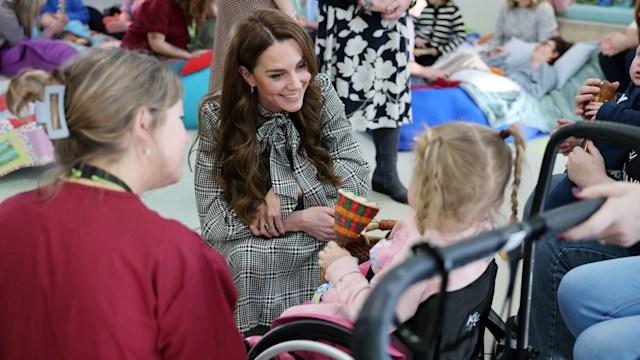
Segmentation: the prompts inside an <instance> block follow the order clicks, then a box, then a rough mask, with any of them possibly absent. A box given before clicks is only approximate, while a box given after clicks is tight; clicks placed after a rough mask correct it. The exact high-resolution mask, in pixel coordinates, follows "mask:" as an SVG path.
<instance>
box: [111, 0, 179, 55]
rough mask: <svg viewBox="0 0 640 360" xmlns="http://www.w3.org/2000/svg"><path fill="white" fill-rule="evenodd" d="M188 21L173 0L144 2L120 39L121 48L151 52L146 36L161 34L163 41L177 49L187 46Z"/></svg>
mask: <svg viewBox="0 0 640 360" xmlns="http://www.w3.org/2000/svg"><path fill="white" fill-rule="evenodd" d="M188 27H189V24H188V20H187V16H186V15H185V13H184V11H182V9H181V8H180V7H179V6H178V4H176V2H175V1H174V0H146V1H145V2H143V3H142V5H140V9H138V12H137V13H136V17H135V18H134V19H133V22H132V23H131V25H130V26H129V29H128V30H127V33H126V34H125V35H124V38H123V39H122V44H121V45H120V46H122V47H123V48H127V49H132V50H146V51H149V52H153V51H152V50H151V47H150V46H149V40H148V39H147V34H149V33H153V32H155V33H161V34H164V36H165V41H166V42H167V43H169V44H171V45H173V46H175V47H177V48H180V49H184V50H186V49H187V44H189V31H188V29H187V28H188Z"/></svg>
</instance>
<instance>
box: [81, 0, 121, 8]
mask: <svg viewBox="0 0 640 360" xmlns="http://www.w3.org/2000/svg"><path fill="white" fill-rule="evenodd" d="M82 3H83V4H85V5H86V6H91V7H94V8H96V9H98V10H99V11H102V10H104V9H106V8H108V7H111V6H113V5H116V4H120V0H82Z"/></svg>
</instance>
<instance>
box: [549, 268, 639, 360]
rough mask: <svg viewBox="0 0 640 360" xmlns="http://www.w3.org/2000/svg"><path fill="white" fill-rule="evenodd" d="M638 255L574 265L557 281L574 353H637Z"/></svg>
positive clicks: (621, 355)
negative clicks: (572, 339)
mask: <svg viewBox="0 0 640 360" xmlns="http://www.w3.org/2000/svg"><path fill="white" fill-rule="evenodd" d="M638 274H640V256H632V257H626V258H621V259H614V260H607V261H601V262H598V263H593V264H587V265H583V266H580V267H577V268H575V269H573V270H571V271H569V273H567V274H566V275H565V276H564V278H563V279H562V281H561V283H560V288H559V290H558V303H559V305H560V313H561V314H562V317H563V319H564V320H565V323H566V325H567V327H568V328H569V330H570V331H571V333H572V334H573V335H575V336H576V343H575V346H574V349H573V355H574V359H640V345H638V338H639V334H640V276H638Z"/></svg>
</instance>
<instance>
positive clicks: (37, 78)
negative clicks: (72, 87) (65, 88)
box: [7, 70, 62, 115]
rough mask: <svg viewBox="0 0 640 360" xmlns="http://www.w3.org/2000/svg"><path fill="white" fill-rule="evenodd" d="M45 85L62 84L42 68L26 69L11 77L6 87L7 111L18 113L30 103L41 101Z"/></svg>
mask: <svg viewBox="0 0 640 360" xmlns="http://www.w3.org/2000/svg"><path fill="white" fill-rule="evenodd" d="M47 85H62V82H61V81H60V80H58V79H56V78H55V76H54V75H52V74H49V73H47V72H45V71H42V70H32V71H27V72H25V73H22V74H20V75H18V77H16V78H14V79H12V80H11V83H10V84H9V88H8V89H7V107H8V108H9V111H11V112H12V113H13V114H15V115H20V113H22V111H23V110H25V108H27V106H28V105H29V104H30V103H32V102H35V101H42V100H43V97H44V87H45V86H47Z"/></svg>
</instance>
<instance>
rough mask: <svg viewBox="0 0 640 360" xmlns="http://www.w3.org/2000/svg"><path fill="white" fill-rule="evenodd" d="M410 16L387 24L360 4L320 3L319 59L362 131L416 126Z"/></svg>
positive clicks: (348, 114) (317, 52) (317, 42)
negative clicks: (412, 122) (410, 45)
mask: <svg viewBox="0 0 640 360" xmlns="http://www.w3.org/2000/svg"><path fill="white" fill-rule="evenodd" d="M407 21H411V20H410V19H409V15H405V16H404V17H402V18H400V19H398V20H383V19H382V17H381V15H380V14H379V13H368V12H365V11H364V9H363V8H362V7H360V6H357V5H348V4H347V5H344V6H335V5H330V4H327V3H326V2H324V1H321V2H320V14H319V18H318V22H319V29H318V35H317V39H316V54H317V55H318V61H319V63H320V72H323V73H326V74H328V75H329V76H330V78H331V80H332V82H333V85H334V86H335V88H336V91H337V92H338V96H340V99H341V100H342V102H343V103H344V105H345V111H346V114H347V117H348V118H349V119H350V120H351V124H352V125H353V127H354V129H356V130H360V131H363V130H366V129H378V128H396V127H399V126H402V124H407V123H410V122H411V93H410V88H409V85H410V79H409V78H410V73H409V66H408V64H409V49H408V44H409V38H408V31H407V25H406V24H407Z"/></svg>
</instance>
